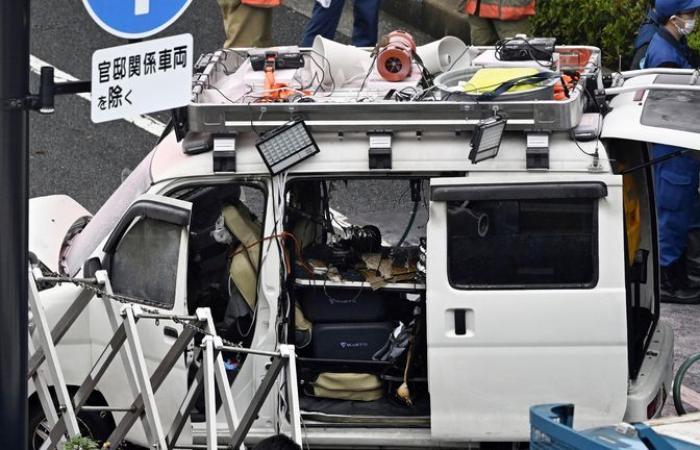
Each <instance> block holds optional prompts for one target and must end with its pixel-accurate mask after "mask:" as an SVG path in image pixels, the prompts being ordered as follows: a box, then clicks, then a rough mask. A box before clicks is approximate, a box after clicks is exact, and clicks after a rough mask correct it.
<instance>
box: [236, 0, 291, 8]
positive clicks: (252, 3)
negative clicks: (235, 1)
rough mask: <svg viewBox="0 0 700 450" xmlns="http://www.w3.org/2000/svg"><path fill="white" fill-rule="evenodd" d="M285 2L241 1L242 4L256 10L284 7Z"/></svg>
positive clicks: (277, 0) (280, 0)
mask: <svg viewBox="0 0 700 450" xmlns="http://www.w3.org/2000/svg"><path fill="white" fill-rule="evenodd" d="M282 1H283V0H241V3H242V4H244V5H248V6H254V7H256V8H275V7H277V6H280V5H282Z"/></svg>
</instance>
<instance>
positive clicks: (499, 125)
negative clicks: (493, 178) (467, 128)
mask: <svg viewBox="0 0 700 450" xmlns="http://www.w3.org/2000/svg"><path fill="white" fill-rule="evenodd" d="M505 130H506V120H505V119H503V118H501V117H492V118H490V119H487V120H484V121H482V122H481V123H480V124H479V126H478V127H477V128H476V130H475V131H474V134H473V135H472V150H471V152H470V153H469V160H470V161H471V162H472V164H477V163H480V162H481V161H486V160H487V159H492V158H495V157H496V156H498V150H499V149H500V147H501V140H502V139H503V133H504V132H505Z"/></svg>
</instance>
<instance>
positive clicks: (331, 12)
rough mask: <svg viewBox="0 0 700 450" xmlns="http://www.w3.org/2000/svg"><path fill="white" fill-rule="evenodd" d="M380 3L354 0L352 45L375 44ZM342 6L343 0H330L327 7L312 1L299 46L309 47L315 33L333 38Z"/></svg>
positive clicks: (369, 0) (367, 45)
mask: <svg viewBox="0 0 700 450" xmlns="http://www.w3.org/2000/svg"><path fill="white" fill-rule="evenodd" d="M380 4H381V0H354V23H353V30H352V45H354V46H356V47H374V46H375V45H376V44H377V32H378V31H377V30H378V28H379V5H380ZM343 6H345V0H332V1H331V6H330V7H328V8H324V7H323V6H321V5H320V4H319V3H318V2H314V11H313V14H312V15H311V20H309V23H307V24H306V28H305V29H304V36H303V37H302V41H301V46H302V47H311V46H312V45H313V42H314V38H315V37H316V36H317V35H321V36H323V37H324V38H326V39H334V38H335V31H336V29H337V28H338V22H340V15H341V14H342V13H343Z"/></svg>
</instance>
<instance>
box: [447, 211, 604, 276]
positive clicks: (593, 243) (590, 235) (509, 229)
mask: <svg viewBox="0 0 700 450" xmlns="http://www.w3.org/2000/svg"><path fill="white" fill-rule="evenodd" d="M597 203H598V199H592V198H570V199H533V200H488V201H448V202H447V214H448V219H447V233H448V237H447V238H448V275H449V280H450V284H451V285H452V286H453V287H455V288H458V289H499V288H500V289H518V288H523V289H524V288H527V289H537V288H541V289H554V288H569V289H573V288H592V287H594V286H595V285H596V283H597V280H598V259H597V254H598V236H597V234H598V233H597V222H598V217H597V216H598V213H597V211H598V209H597Z"/></svg>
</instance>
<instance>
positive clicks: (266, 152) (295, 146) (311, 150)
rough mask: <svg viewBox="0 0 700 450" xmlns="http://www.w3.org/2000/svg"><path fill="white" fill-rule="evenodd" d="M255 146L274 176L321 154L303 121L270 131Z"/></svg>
mask: <svg viewBox="0 0 700 450" xmlns="http://www.w3.org/2000/svg"><path fill="white" fill-rule="evenodd" d="M255 146H256V147H257V148H258V152H259V153H260V156H261V157H262V159H263V161H264V162H265V165H266V166H267V168H268V170H269V171H270V173H271V174H272V175H277V174H278V173H280V172H283V171H285V170H287V169H289V168H290V167H292V166H294V165H296V164H299V163H300V162H302V161H304V160H305V159H307V158H309V157H311V156H313V155H315V154H316V153H318V152H320V150H319V148H318V145H317V144H316V141H315V140H314V138H313V136H311V132H310V131H309V129H308V127H307V126H306V124H305V123H304V122H303V121H301V120H299V121H296V122H292V123H289V124H285V125H282V126H281V127H278V128H275V129H274V130H270V131H268V132H267V133H265V134H263V135H262V136H261V137H260V139H259V140H258V142H257V143H256V144H255Z"/></svg>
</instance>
